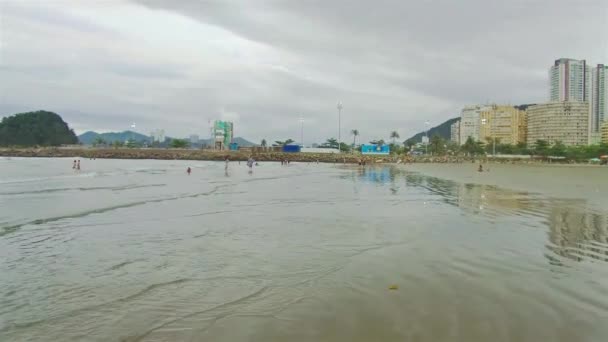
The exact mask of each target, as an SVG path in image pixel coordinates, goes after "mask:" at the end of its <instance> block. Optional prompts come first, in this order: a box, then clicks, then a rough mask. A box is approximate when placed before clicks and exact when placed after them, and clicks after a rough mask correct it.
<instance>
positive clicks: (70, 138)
mask: <svg viewBox="0 0 608 342" xmlns="http://www.w3.org/2000/svg"><path fill="white" fill-rule="evenodd" d="M77 143H78V138H77V137H76V134H74V131H73V130H71V129H70V127H69V126H68V124H67V123H65V121H63V119H62V118H61V116H59V115H57V114H55V113H53V112H47V111H42V110H41V111H37V112H28V113H19V114H15V115H12V116H9V117H5V118H3V119H2V122H0V146H59V145H64V144H77Z"/></svg>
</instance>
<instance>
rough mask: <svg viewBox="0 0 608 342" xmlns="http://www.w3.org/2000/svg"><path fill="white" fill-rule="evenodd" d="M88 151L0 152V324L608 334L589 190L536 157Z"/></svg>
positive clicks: (603, 234) (1, 337) (606, 260)
mask: <svg viewBox="0 0 608 342" xmlns="http://www.w3.org/2000/svg"><path fill="white" fill-rule="evenodd" d="M82 166H83V169H82V170H81V171H80V172H74V171H73V170H72V169H71V161H70V160H67V159H18V158H13V159H6V158H4V159H0V341H5V340H6V341H49V340H54V341H605V340H607V339H608V326H607V325H606V322H608V212H607V211H608V208H606V207H604V206H602V205H598V201H600V199H601V198H603V197H602V193H601V192H597V193H595V192H594V194H593V195H589V194H590V193H591V192H589V191H579V193H578V194H576V191H575V192H574V193H572V191H570V192H568V194H567V196H566V194H563V195H561V194H560V193H559V192H556V191H554V190H555V189H554V186H553V185H552V183H548V184H544V183H543V182H540V181H535V180H534V179H535V178H534V177H538V176H537V169H533V170H534V171H533V172H531V171H530V170H532V169H528V168H524V167H522V168H517V167H513V168H511V169H508V168H507V169H501V168H500V167H498V166H497V167H496V168H495V169H493V170H492V171H491V173H490V174H491V175H497V176H490V174H488V175H487V177H486V178H485V179H481V178H476V177H480V176H477V175H475V176H471V177H469V176H466V177H465V176H462V177H459V176H458V172H460V171H458V172H456V171H455V172H448V173H447V174H445V175H442V177H441V178H439V177H434V176H428V175H425V174H433V172H431V171H433V170H431V169H428V170H416V169H414V168H412V167H390V166H386V167H368V168H359V167H356V166H342V165H315V164H311V165H308V164H292V165H290V166H281V165H280V164H276V163H264V164H262V165H260V166H259V167H257V168H254V171H253V173H251V174H250V173H248V171H247V167H246V166H245V164H244V163H241V165H239V164H238V163H236V162H233V163H231V165H230V166H229V168H228V170H227V171H226V170H225V169H224V164H223V163H213V162H187V161H133V160H131V161H127V160H125V161H118V160H83V161H82ZM188 166H191V167H192V168H193V173H192V175H191V176H187V175H186V173H185V170H186V167H188ZM445 170H446V169H445V168H442V169H441V171H437V170H435V172H436V173H438V174H439V175H441V172H444V173H445ZM501 170H502V171H501ZM504 170H510V171H509V172H508V173H509V177H507V178H508V179H510V177H511V176H512V180H510V181H509V182H507V181H505V178H504V173H505V172H506V171H504ZM545 170H546V172H547V173H546V174H547V177H549V178H550V177H551V176H552V175H554V174H555V172H552V171H551V170H553V169H550V168H545ZM565 170H566V171H560V172H564V173H565V174H564V175H562V176H560V177H564V182H566V183H567V184H566V186H570V185H571V184H575V185H573V188H574V189H596V188H597V186H594V184H596V182H597V179H598V178H597V177H600V178H599V179H601V177H602V176H601V174H597V173H596V172H597V171H589V170H596V169H585V168H582V169H581V168H578V169H565ZM567 170H572V171H571V173H568V172H569V171H567ZM421 171H423V172H424V173H421ZM607 171H608V170H607ZM463 172H464V171H463ZM463 174H466V175H468V173H466V172H465V173H463ZM474 174H475V173H473V175H474ZM501 174H503V176H500V177H499V176H498V175H501ZM598 175H599V176H598ZM491 177H495V178H491ZM501 177H502V178H501ZM492 179H494V180H496V181H491V180H492ZM585 180H586V181H585ZM579 183H580V184H579ZM510 184H512V185H513V186H509V185H510ZM531 184H533V185H534V186H532V185H531ZM581 184H582V185H581ZM526 189H528V190H526ZM600 189H601V188H600ZM590 191H591V190H590ZM605 198H608V196H607V197H605ZM599 203H601V201H600V202H599ZM393 284H394V285H397V287H398V289H396V290H389V286H391V285H393Z"/></svg>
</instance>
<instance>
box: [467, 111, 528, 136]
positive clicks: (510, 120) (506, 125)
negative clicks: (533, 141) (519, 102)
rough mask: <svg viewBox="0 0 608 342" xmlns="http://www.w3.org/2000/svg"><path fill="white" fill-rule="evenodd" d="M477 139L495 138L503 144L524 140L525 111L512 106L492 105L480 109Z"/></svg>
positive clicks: (525, 128) (525, 126) (525, 127)
mask: <svg viewBox="0 0 608 342" xmlns="http://www.w3.org/2000/svg"><path fill="white" fill-rule="evenodd" d="M480 119H481V126H480V127H479V140H481V141H483V142H488V141H492V140H493V139H496V141H497V142H500V143H503V144H511V145H517V144H518V143H525V142H526V131H527V123H526V111H524V110H520V109H517V108H515V107H513V106H503V105H492V106H488V107H486V108H484V109H482V110H481V112H480Z"/></svg>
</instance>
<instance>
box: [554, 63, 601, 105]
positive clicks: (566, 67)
mask: <svg viewBox="0 0 608 342" xmlns="http://www.w3.org/2000/svg"><path fill="white" fill-rule="evenodd" d="M590 85H591V68H590V67H589V66H588V65H587V62H586V61H585V60H584V59H583V60H576V59H571V58H560V59H558V60H556V61H555V63H554V64H553V66H552V67H551V68H550V69H549V101H552V102H555V101H582V102H584V101H589V90H590Z"/></svg>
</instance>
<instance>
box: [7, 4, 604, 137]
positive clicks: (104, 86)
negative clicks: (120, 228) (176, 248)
mask: <svg viewBox="0 0 608 342" xmlns="http://www.w3.org/2000/svg"><path fill="white" fill-rule="evenodd" d="M607 32H608V1H606V0H579V1H571V0H538V1H536V0H508V1H504V0H500V1H494V0H458V1H456V0H436V1H432V0H426V1H425V0H418V1H410V0H395V1H389V0H374V1H358V0H217V1H211V0H206V1H194V0H150V1H147V0H137V1H110V0H87V1H84V0H80V1H66V0H47V1H43V0H38V1H36V0H21V1H13V0H0V116H6V115H10V114H13V113H17V112H22V111H29V110H36V109H46V110H51V111H54V112H57V113H58V114H60V115H62V116H63V118H64V119H65V120H66V121H67V122H68V123H69V124H70V126H72V127H73V128H75V130H76V131H77V133H82V132H84V131H87V130H96V131H121V130H125V129H128V127H129V125H130V124H131V123H132V122H135V123H136V124H137V129H136V130H138V131H140V132H142V133H145V134H147V133H149V132H150V131H151V130H153V129H155V128H164V129H165V131H166V134H167V135H169V136H175V137H184V136H187V135H189V134H193V133H197V134H199V135H200V136H201V137H207V136H208V132H209V130H208V122H209V120H215V119H228V120H232V121H234V123H235V134H236V135H237V136H243V137H245V138H247V139H250V140H252V141H254V142H259V141H260V140H261V139H262V138H267V139H268V140H275V139H286V138H293V139H295V140H299V135H300V123H299V120H298V119H299V117H303V118H304V120H305V123H304V127H305V128H304V135H305V137H304V141H305V142H306V143H310V142H319V141H323V140H325V139H326V138H328V137H336V136H337V131H338V128H337V126H338V122H337V121H338V120H337V110H336V103H337V101H342V103H343V105H344V109H343V112H342V139H343V140H346V141H352V137H351V136H350V134H349V132H350V130H351V129H353V128H356V129H358V130H359V131H360V132H361V138H362V139H363V140H364V141H368V140H370V139H379V138H384V139H387V138H388V136H389V133H390V132H391V131H393V130H397V131H398V132H399V133H400V134H401V137H402V138H403V139H405V138H407V137H409V136H411V135H412V134H414V133H416V132H418V131H421V130H423V129H424V122H425V121H426V120H429V121H430V122H431V125H433V126H434V125H436V124H439V123H441V122H443V121H445V120H447V119H449V118H452V117H455V116H458V115H459V111H460V108H461V107H462V106H463V105H465V104H472V103H485V102H495V103H511V104H521V103H537V102H542V101H546V98H547V94H548V89H547V83H548V81H547V70H548V68H549V66H550V65H551V64H552V63H553V61H554V60H555V59H557V58H559V57H571V58H577V59H586V60H587V61H588V62H589V63H590V64H598V63H608V39H607V38H606V33H607ZM403 139H402V140H403Z"/></svg>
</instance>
